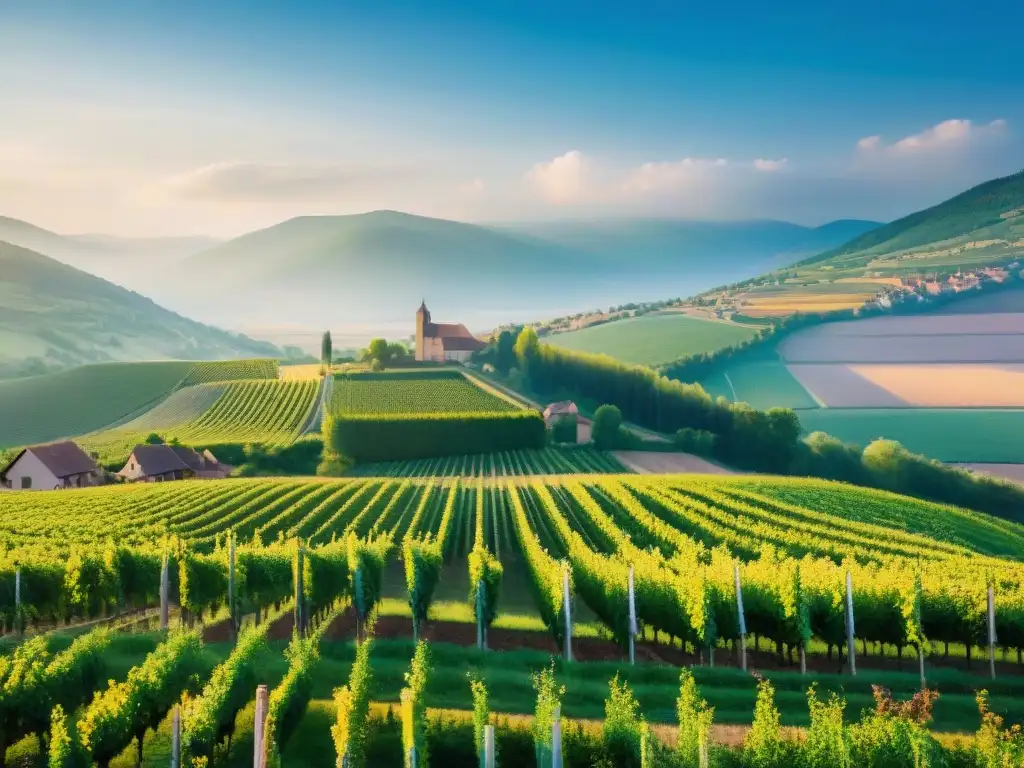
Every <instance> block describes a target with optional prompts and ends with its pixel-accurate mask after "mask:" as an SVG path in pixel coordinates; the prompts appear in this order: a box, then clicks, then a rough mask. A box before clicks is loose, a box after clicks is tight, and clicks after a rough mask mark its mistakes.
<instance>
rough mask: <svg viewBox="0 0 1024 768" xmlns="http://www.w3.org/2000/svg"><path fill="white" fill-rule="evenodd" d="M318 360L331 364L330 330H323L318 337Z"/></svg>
mask: <svg viewBox="0 0 1024 768" xmlns="http://www.w3.org/2000/svg"><path fill="white" fill-rule="evenodd" d="M320 361H321V362H322V363H323V364H324V365H330V364H331V332H330V331H324V335H323V338H321V339H320Z"/></svg>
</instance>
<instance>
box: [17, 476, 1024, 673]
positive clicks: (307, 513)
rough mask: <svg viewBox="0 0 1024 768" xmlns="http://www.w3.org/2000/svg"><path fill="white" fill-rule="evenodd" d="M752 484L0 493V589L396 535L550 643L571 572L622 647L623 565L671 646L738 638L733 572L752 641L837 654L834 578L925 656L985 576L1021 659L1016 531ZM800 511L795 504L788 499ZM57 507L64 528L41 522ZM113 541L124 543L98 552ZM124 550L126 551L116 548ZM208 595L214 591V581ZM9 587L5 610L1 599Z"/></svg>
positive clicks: (1023, 615)
mask: <svg viewBox="0 0 1024 768" xmlns="http://www.w3.org/2000/svg"><path fill="white" fill-rule="evenodd" d="M755 482H756V483H757V487H758V490H756V491H754V490H750V489H749V488H747V487H744V486H743V484H742V483H738V482H736V481H734V480H732V479H728V478H725V479H723V478H711V477H699V476H680V477H663V478H653V477H650V476H634V475H617V476H600V477H599V476H580V477H578V478H574V477H572V476H568V475H567V476H564V477H562V478H560V479H558V480H541V479H534V480H531V479H529V478H523V479H513V480H508V481H501V480H480V479H478V480H475V481H469V482H457V481H451V480H447V481H437V480H434V479H430V480H426V481H424V480H417V479H409V478H395V479H388V478H366V479H351V480H344V481H311V480H284V479H277V480H275V479H253V480H234V481H221V482H190V483H176V484H174V485H173V486H167V485H165V486H159V485H158V486H145V487H142V486H126V487H112V488H99V489H95V490H90V491H86V492H78V493H74V494H67V493H63V492H34V493H28V492H26V493H18V492H12V493H7V494H4V495H3V496H2V497H0V511H2V512H3V515H2V517H0V519H2V520H3V524H2V528H0V532H2V533H0V535H2V537H3V539H4V541H5V543H6V544H7V546H8V547H10V548H11V551H9V552H8V554H7V556H6V558H5V561H4V562H5V564H4V565H2V566H0V580H3V581H5V582H7V583H8V584H10V583H11V581H12V580H13V571H14V562H16V561H17V562H19V563H21V569H22V577H23V579H24V581H23V590H24V594H25V595H26V596H27V597H26V599H27V600H28V601H29V603H30V604H32V605H33V608H34V609H35V610H36V611H37V612H38V614H39V615H60V613H61V612H62V611H67V610H68V608H67V606H68V604H69V601H71V602H74V604H75V605H104V604H106V603H104V599H105V600H107V601H109V600H110V599H112V598H111V597H110V596H109V595H108V596H107V597H106V598H103V599H101V598H99V597H97V598H96V599H95V600H93V599H92V598H91V597H89V594H90V588H87V587H86V586H82V585H79V586H76V585H75V583H74V580H73V579H71V578H70V577H69V575H68V574H69V572H70V571H69V569H71V568H72V567H73V566H72V563H74V561H75V559H76V558H92V559H93V560H95V561H96V565H95V567H96V568H100V569H101V570H102V569H103V568H105V569H107V570H111V571H112V573H111V576H110V578H109V579H101V578H99V577H95V578H97V580H98V581H97V583H98V584H105V583H108V582H109V583H110V584H117V583H119V582H121V583H123V582H124V580H125V578H126V576H125V575H124V574H121V573H118V572H117V569H118V568H119V567H121V565H122V564H126V565H124V567H131V568H136V569H137V568H138V566H137V564H135V565H133V563H134V559H133V558H137V557H143V556H144V553H146V552H150V551H152V550H153V548H154V547H156V546H157V543H158V542H159V541H161V540H163V538H164V537H165V536H166V535H167V534H172V535H173V536H175V537H177V538H178V539H180V540H181V541H183V542H186V543H188V545H189V549H188V550H187V551H188V552H190V553H194V554H190V555H189V557H190V558H193V559H195V558H199V559H202V558H213V560H212V561H211V562H219V563H221V566H218V567H222V566H223V562H224V560H223V550H218V549H217V542H218V540H219V539H221V538H222V537H223V535H224V534H225V532H226V531H228V530H233V531H234V532H235V535H236V536H237V537H238V538H239V539H240V540H241V541H243V542H254V543H255V545H257V549H256V550H254V554H253V557H256V556H257V554H258V553H259V552H260V551H264V550H259V549H258V545H260V544H271V543H273V542H276V541H278V540H292V539H299V540H302V541H306V542H308V543H309V544H310V545H311V546H312V547H318V546H330V545H331V544H330V543H331V542H332V541H344V540H346V539H348V538H349V537H352V538H353V540H355V541H364V542H377V543H378V544H380V546H382V547H383V550H382V551H383V552H384V554H382V555H381V556H382V557H383V558H384V560H387V559H388V558H390V557H394V556H396V554H397V552H398V551H399V550H398V543H399V542H402V541H412V540H424V539H425V540H427V541H430V542H432V543H433V544H434V545H436V546H437V547H438V548H439V550H440V552H441V554H442V555H443V557H444V560H445V561H446V562H448V563H452V561H453V560H455V561H462V560H463V559H464V558H467V557H469V555H470V554H471V553H472V552H473V551H474V549H478V548H481V547H482V548H483V549H485V550H486V551H487V552H488V553H490V555H491V556H494V557H497V558H498V560H499V561H500V562H502V563H505V562H506V561H508V559H509V558H511V560H512V561H514V562H516V563H522V564H523V566H524V567H525V568H526V570H527V572H528V574H529V579H530V582H531V583H532V584H533V592H534V603H535V609H536V612H537V614H538V615H539V617H540V619H541V621H542V622H543V623H544V625H546V627H547V629H548V630H549V631H550V633H551V635H552V638H553V639H554V640H555V642H556V643H559V642H561V640H562V634H563V631H564V616H563V606H562V604H561V594H562V574H563V570H564V568H565V567H566V566H565V564H568V566H569V569H570V574H571V577H572V583H573V591H574V593H575V594H576V595H577V597H578V599H579V600H580V601H581V603H582V605H583V606H585V607H586V608H587V610H589V611H590V612H592V614H593V615H594V616H596V617H597V618H598V619H599V620H600V622H601V623H602V625H603V626H604V630H605V632H606V633H607V636H608V637H609V638H611V639H613V640H614V641H616V642H618V643H623V642H625V639H626V636H627V631H628V626H627V624H626V615H625V612H624V605H625V589H626V572H627V570H628V568H629V567H630V566H632V568H633V570H634V574H635V581H636V600H637V614H638V619H639V622H640V624H641V626H642V627H644V628H645V631H648V632H652V633H658V634H659V635H662V636H664V637H666V638H668V637H672V638H676V639H677V640H678V641H680V642H681V644H682V645H681V648H682V650H683V651H685V652H688V653H691V654H692V655H693V657H694V658H701V657H704V656H706V654H707V652H708V651H710V650H711V649H713V648H715V647H724V645H723V644H725V645H729V646H730V647H731V644H732V643H734V642H735V641H736V640H737V639H738V637H739V634H738V623H737V612H736V608H737V603H736V593H735V589H734V583H733V567H734V565H736V564H739V565H740V571H741V576H742V581H743V589H744V605H745V610H746V627H747V631H748V633H751V634H753V635H756V636H757V637H758V638H761V639H765V640H768V641H772V642H774V643H776V644H778V647H779V649H782V648H785V649H787V653H790V654H791V653H793V652H795V651H796V650H798V649H803V650H807V649H809V648H811V646H812V641H814V643H815V644H817V645H819V646H821V647H823V648H827V649H828V650H829V652H830V654H831V651H832V649H839V648H840V647H841V646H842V645H843V642H844V638H845V634H844V632H845V630H844V613H843V607H842V602H843V601H842V590H843V586H844V579H845V574H846V573H847V572H849V573H850V574H851V576H852V580H853V584H854V585H855V590H854V597H853V600H854V609H855V613H856V615H857V617H858V618H857V622H856V633H857V637H858V638H859V639H861V640H863V641H864V642H865V643H878V644H882V646H883V647H884V646H889V647H891V648H894V649H897V650H899V651H901V652H902V651H903V650H904V649H908V648H910V649H916V648H917V647H919V646H920V647H922V648H923V649H925V650H926V651H930V652H931V653H932V654H933V655H934V654H935V653H937V652H938V650H940V649H941V650H943V651H944V649H945V646H946V644H950V643H953V644H962V645H964V646H967V647H968V648H970V647H972V646H980V645H983V644H984V642H985V611H986V589H987V587H988V585H989V584H992V585H993V586H994V587H995V619H996V629H997V637H998V639H999V643H1000V645H1002V646H1003V647H1005V648H1008V649H1016V650H1017V652H1018V653H1019V652H1020V650H1021V649H1022V648H1024V563H1021V562H1020V557H1021V555H1022V553H1024V547H1022V546H1021V542H1022V541H1024V531H1022V530H1021V529H1020V528H1019V527H1017V526H1014V525H1012V524H1010V523H1006V522H1001V521H993V520H992V519H991V518H987V517H983V516H980V515H973V514H971V513H967V512H963V511H959V510H951V509H947V508H943V507H938V506H936V505H929V504H925V503H923V502H916V501H913V500H910V499H897V497H891V496H889V495H887V494H881V493H878V492H871V491H863V490H858V491H857V492H856V495H855V496H854V497H852V498H847V497H846V496H845V493H846V491H847V489H846V488H845V487H844V486H841V485H835V484H829V483H823V482H818V483H817V484H814V485H808V484H806V483H801V482H800V481H796V482H794V481H789V480H770V479H767V478H763V479H762V478H758V479H757V480H756V481H755ZM865 494H867V496H865ZM873 495H874V496H875V502H876V504H891V505H892V506H891V509H892V511H894V512H897V513H898V512H901V511H902V512H903V516H904V517H905V518H906V520H907V521H908V523H907V525H908V526H911V527H913V526H915V525H924V524H925V523H924V522H921V521H925V520H926V519H927V518H928V517H929V516H930V517H931V519H932V521H931V523H930V525H931V528H930V534H931V535H930V536H924V535H921V534H918V533H913V532H910V531H907V530H899V529H896V528H893V527H884V526H881V525H877V524H874V523H870V522H864V519H866V518H869V517H871V515H872V514H873V513H872V511H871V509H870V505H869V504H866V503H865V501H864V500H865V498H867V499H868V500H869V501H870V500H871V497H872V496H873ZM800 500H802V501H803V502H804V503H805V504H806V506H804V505H800V504H797V503H793V501H800ZM894 500H895V501H896V502H897V503H893V502H894ZM55 503H59V504H60V508H61V512H62V514H61V515H60V516H55V515H53V514H52V511H53V508H54V507H53V505H54V504H55ZM854 508H856V509H857V510H860V511H859V512H851V510H852V509H854ZM823 510H827V511H823ZM858 516H860V517H861V518H862V519H857V518H858ZM915 520H916V521H918V522H914V521H915ZM993 526H995V527H993ZM109 541H115V542H117V545H118V547H116V548H115V550H112V552H114V554H109V555H107V556H105V557H104V554H103V552H104V550H105V548H107V547H112V546H113V545H111V544H107V543H106V542H109ZM381 542H384V543H383V544H381ZM80 544H81V545H85V546H78V545H80ZM121 551H123V552H124V553H126V554H122V555H117V554H116V552H121ZM267 551H269V550H267ZM218 552H219V553H220V554H218ZM204 553H205V554H204ZM268 556H270V555H269V554H268ZM145 557H148V558H150V560H152V558H153V557H155V556H154V555H145ZM469 561H470V562H472V561H473V558H469ZM101 562H102V563H104V564H105V565H103V566H102V567H101V565H100V564H99V563H101ZM197 562H198V560H197ZM78 567H79V569H81V566H78ZM450 567H454V565H449V566H448V568H450ZM460 567H461V568H465V567H469V566H466V565H463V566H460ZM87 570H88V569H87ZM446 570H447V569H446ZM76 572H77V571H76ZM135 572H136V571H133V573H135ZM219 583H220V584H221V587H220V588H221V589H223V588H224V585H225V584H226V577H224V576H223V575H222V576H221V577H220V581H219ZM96 588H97V589H99V588H100V587H96ZM282 588H283V587H282ZM69 590H70V591H69ZM2 594H5V595H7V598H6V599H7V600H8V604H7V605H6V607H5V609H6V610H10V609H11V607H12V606H11V605H10V603H9V600H10V595H11V594H12V591H11V590H9V589H4V590H2ZM211 599H220V600H223V595H221V596H220V597H219V598H217V597H216V596H214V598H211ZM499 599H500V598H499ZM935 644H940V645H939V646H936V645H935Z"/></svg>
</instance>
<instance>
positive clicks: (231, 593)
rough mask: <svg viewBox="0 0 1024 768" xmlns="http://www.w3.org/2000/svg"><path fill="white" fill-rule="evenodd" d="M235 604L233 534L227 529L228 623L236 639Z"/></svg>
mask: <svg viewBox="0 0 1024 768" xmlns="http://www.w3.org/2000/svg"><path fill="white" fill-rule="evenodd" d="M236 611H237V606H236V604H235V534H234V531H228V623H229V624H230V626H231V640H232V642H237V641H238V618H237V616H236Z"/></svg>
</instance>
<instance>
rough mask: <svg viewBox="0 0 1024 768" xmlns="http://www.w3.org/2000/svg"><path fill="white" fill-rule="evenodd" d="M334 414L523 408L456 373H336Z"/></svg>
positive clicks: (498, 393)
mask: <svg viewBox="0 0 1024 768" xmlns="http://www.w3.org/2000/svg"><path fill="white" fill-rule="evenodd" d="M331 410H332V411H333V412H334V413H338V414H346V415H355V414H382V415H386V414H410V415H412V414H417V415H420V414H445V413H508V412H513V411H518V410H522V406H521V405H520V404H519V403H517V402H515V401H514V400H512V399H511V398H510V397H508V396H506V395H504V394H502V393H501V392H499V391H498V390H496V389H492V388H490V387H487V385H486V384H484V383H483V382H479V381H478V380H477V379H472V378H470V377H468V376H466V375H464V374H463V373H462V372H461V371H458V370H438V371H431V370H422V371H395V372H391V373H348V374H338V375H336V376H335V379H334V392H333V393H332V395H331Z"/></svg>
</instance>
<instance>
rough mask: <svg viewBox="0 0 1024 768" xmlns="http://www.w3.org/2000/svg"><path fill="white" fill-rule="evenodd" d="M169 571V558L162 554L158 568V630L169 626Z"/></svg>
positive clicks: (165, 553)
mask: <svg viewBox="0 0 1024 768" xmlns="http://www.w3.org/2000/svg"><path fill="white" fill-rule="evenodd" d="M170 603H171V570H170V557H169V555H168V554H167V552H164V560H163V564H162V565H161V566H160V629H164V630H165V629H167V627H168V626H170V609H171V604H170Z"/></svg>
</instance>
